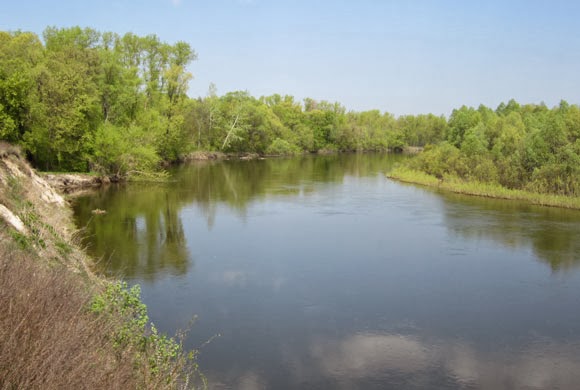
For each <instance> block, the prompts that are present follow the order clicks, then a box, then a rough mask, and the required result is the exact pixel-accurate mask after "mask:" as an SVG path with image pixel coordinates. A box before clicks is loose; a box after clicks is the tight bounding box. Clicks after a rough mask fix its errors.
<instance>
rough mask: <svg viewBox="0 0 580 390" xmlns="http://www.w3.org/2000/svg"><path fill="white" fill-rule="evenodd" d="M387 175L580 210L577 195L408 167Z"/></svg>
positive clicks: (429, 184) (491, 196)
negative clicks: (529, 188) (527, 188)
mask: <svg viewBox="0 0 580 390" xmlns="http://www.w3.org/2000/svg"><path fill="white" fill-rule="evenodd" d="M387 177H389V178H391V179H394V180H398V181H401V182H405V183H413V184H420V185H424V186H428V187H436V188H440V189H443V190H446V191H450V192H455V193H458V194H464V195H474V196H482V197H486V198H496V199H508V200H518V201H523V202H529V203H531V204H535V205H540V206H550V207H562V208H568V209H577V210H580V198H578V197H570V196H562V195H552V194H540V193H535V192H529V191H523V190H513V189H509V188H505V187H502V186H501V185H499V184H492V183H482V182H477V181H464V180H461V179H459V178H457V177H454V176H445V177H444V178H443V179H438V178H436V177H435V176H432V175H429V174H427V173H425V172H421V171H417V170H413V169H409V168H406V167H398V168H395V169H394V170H393V171H391V172H390V173H389V174H387Z"/></svg>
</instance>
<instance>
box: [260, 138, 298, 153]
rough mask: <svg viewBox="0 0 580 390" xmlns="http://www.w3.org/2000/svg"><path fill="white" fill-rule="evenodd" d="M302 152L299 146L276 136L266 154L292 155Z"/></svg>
mask: <svg viewBox="0 0 580 390" xmlns="http://www.w3.org/2000/svg"><path fill="white" fill-rule="evenodd" d="M298 153H300V149H298V147H297V146H295V145H292V144H291V143H290V142H288V141H286V140H283V139H281V138H276V139H275V140H274V141H273V142H272V143H271V144H270V146H268V148H267V149H266V154H267V155H270V156H290V155H294V154H298Z"/></svg>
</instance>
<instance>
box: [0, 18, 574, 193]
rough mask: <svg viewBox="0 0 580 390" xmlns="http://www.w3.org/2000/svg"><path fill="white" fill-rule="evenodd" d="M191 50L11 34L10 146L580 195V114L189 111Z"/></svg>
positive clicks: (238, 107)
mask: <svg viewBox="0 0 580 390" xmlns="http://www.w3.org/2000/svg"><path fill="white" fill-rule="evenodd" d="M196 57H197V55H196V52H195V51H194V50H193V48H191V47H190V45H189V44H188V43H186V42H176V43H173V44H169V43H166V42H162V41H161V40H160V39H159V38H158V37H157V36H155V35H148V36H143V37H142V36H137V35H135V34H132V33H127V34H125V35H122V36H121V35H119V34H116V33H111V32H104V33H101V32H98V31H96V30H94V29H91V28H80V27H72V28H55V27H49V28H47V29H45V31H44V33H43V35H42V38H40V37H39V36H37V35H36V34H34V33H29V32H0V139H1V140H4V141H7V142H10V143H12V144H16V145H19V146H20V147H21V149H22V150H23V151H24V152H25V153H26V156H27V158H28V159H29V160H30V161H31V162H32V164H33V165H34V166H35V167H36V168H37V169H40V170H44V171H73V172H89V171H90V172H97V173H101V174H116V175H121V176H131V175H139V174H140V173H143V172H150V171H154V170H156V169H158V168H159V167H160V166H161V165H162V164H163V163H172V162H177V161H181V160H183V159H184V158H186V157H187V156H188V155H190V154H191V153H193V152H195V151H219V152H224V153H233V154H243V153H255V154H259V155H291V154H299V153H307V152H346V151H348V152H350V151H387V150H391V151H392V150H402V149H404V148H405V147H407V146H418V147H425V151H424V152H423V153H421V154H419V155H418V156H417V157H415V158H414V159H411V160H410V162H409V166H410V168H412V169H415V170H419V171H423V172H425V173H428V174H430V175H433V176H435V177H437V178H439V179H443V178H445V177H448V176H453V177H458V178H460V179H463V180H466V181H478V182H485V183H494V184H499V185H501V186H504V187H506V188H512V189H523V190H527V191H532V192H539V193H552V194H559V195H568V196H579V195H580V108H579V107H578V105H571V104H568V103H567V102H565V101H562V102H561V103H560V104H559V105H558V106H556V107H553V108H549V107H547V106H546V105H545V104H543V103H540V104H526V105H520V104H518V103H517V102H515V101H514V100H510V101H509V102H508V103H502V104H500V105H499V106H498V107H497V108H496V109H495V110H494V109H492V108H488V107H485V106H483V105H481V106H479V107H478V108H473V107H465V106H464V107H461V108H458V109H456V110H454V111H453V112H452V113H451V115H450V116H449V118H446V117H444V116H437V115H433V114H422V115H404V116H398V117H395V116H394V115H392V114H390V113H388V112H382V111H380V110H370V111H364V112H354V111H348V110H347V109H346V108H345V107H344V106H342V105H341V104H340V103H336V102H335V103H331V102H328V101H317V100H314V99H310V98H306V99H304V100H303V101H298V100H296V99H295V98H294V97H293V96H289V95H279V94H275V95H271V96H262V97H259V98H256V97H253V96H251V95H250V94H249V93H248V92H246V91H234V92H229V93H226V94H224V95H221V96H219V95H218V94H217V89H216V87H215V86H214V85H210V87H209V90H208V91H207V94H206V95H205V97H200V98H190V97H189V96H188V94H187V92H188V85H189V82H190V80H191V79H192V77H193V75H192V74H191V73H190V72H189V71H188V65H189V64H191V62H192V61H195V60H196Z"/></svg>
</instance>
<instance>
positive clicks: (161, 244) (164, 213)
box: [75, 154, 401, 279]
mask: <svg viewBox="0 0 580 390" xmlns="http://www.w3.org/2000/svg"><path fill="white" fill-rule="evenodd" d="M400 158H401V157H400V156H393V155H384V154H383V155H379V154H377V155H333V156H314V157H313V156H305V157H301V158H290V159H282V158H281V159H268V160H253V161H217V162H215V161H214V162H212V161H210V162H199V163H192V164H190V165H187V166H182V167H178V168H177V169H176V170H175V172H174V175H173V179H172V182H171V183H165V184H153V185H152V184H129V185H126V186H120V187H118V188H115V187H111V188H109V189H103V190H101V191H99V192H97V193H95V194H92V195H90V196H86V197H81V198H78V199H77V201H76V205H75V214H76V218H77V224H78V225H79V226H85V225H87V230H86V232H85V234H86V236H88V238H87V239H86V241H85V242H86V243H87V244H88V245H89V248H88V250H89V251H90V253H91V254H93V255H94V256H97V257H99V258H102V261H103V262H104V263H105V264H103V266H102V269H107V270H109V271H110V272H113V273H116V274H122V275H124V276H127V277H142V278H145V279H153V278H154V277H155V275H156V274H158V273H161V272H173V273H177V274H184V273H185V272H187V269H188V266H189V261H190V260H189V253H188V250H187V243H186V239H185V235H184V231H183V225H182V221H181V216H180V212H181V209H182V208H183V207H184V206H186V205H190V204H194V205H195V206H196V207H197V208H198V209H199V210H200V211H201V213H202V214H203V216H204V217H205V218H206V220H207V224H208V228H211V227H212V226H213V225H214V224H215V219H216V213H217V210H218V208H219V206H220V205H226V206H227V207H229V208H230V209H232V210H234V211H235V212H237V213H238V215H239V216H240V217H241V218H245V216H246V213H247V208H248V206H249V204H250V203H251V202H252V201H254V200H256V199H260V198H264V197H266V196H277V197H278V196H296V195H301V194H308V193H310V192H312V191H314V183H321V182H322V183H340V182H342V180H343V179H344V177H345V176H370V175H376V174H377V173H379V172H384V171H385V170H386V169H388V168H389V167H390V166H392V164H393V163H394V162H395V161H398V160H400ZM96 208H100V209H104V210H107V214H105V215H98V216H93V215H92V214H91V210H94V209H96Z"/></svg>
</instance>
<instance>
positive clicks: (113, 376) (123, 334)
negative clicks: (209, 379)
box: [0, 144, 198, 389]
mask: <svg viewBox="0 0 580 390" xmlns="http://www.w3.org/2000/svg"><path fill="white" fill-rule="evenodd" d="M0 146H1V147H0V388H1V389H4V388H128V389H130V388H144V389H157V388H162V389H173V388H183V387H192V386H193V380H192V379H191V378H193V377H196V376H197V374H198V372H197V366H196V362H195V353H192V354H191V355H188V354H186V353H185V352H184V351H183V349H182V347H181V344H180V342H179V341H178V340H174V339H172V338H168V337H166V336H163V335H159V334H158V333H157V331H156V330H155V328H154V326H152V325H151V324H150V323H149V319H148V317H147V311H146V307H145V305H144V304H143V303H142V302H141V301H140V297H139V288H138V286H137V287H134V288H131V289H129V288H128V287H127V286H126V284H124V283H122V282H121V281H115V280H105V279H104V278H101V277H99V276H98V275H96V274H94V273H93V272H92V270H91V266H92V262H93V260H92V259H90V258H89V256H88V255H87V254H86V253H85V252H84V251H83V250H82V249H81V248H80V247H79V246H78V245H77V242H78V241H79V239H78V236H79V234H82V233H79V232H78V231H77V230H76V228H75V227H74V225H73V223H72V211H71V210H70V208H69V206H68V204H67V202H66V200H65V199H64V198H63V196H62V195H61V194H59V193H58V192H57V191H56V190H55V188H54V187H52V186H51V185H50V184H49V183H48V182H47V181H46V180H45V179H44V178H43V176H41V175H38V174H37V173H36V172H35V171H34V170H33V169H32V168H31V167H30V166H29V165H28V163H27V162H26V161H25V160H24V159H23V157H22V156H21V153H20V152H19V150H18V149H17V148H13V147H11V146H8V145H5V144H4V145H0ZM96 217H98V216H96Z"/></svg>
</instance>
